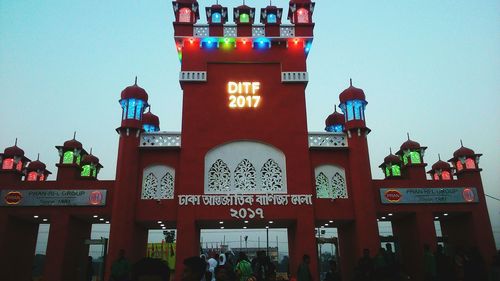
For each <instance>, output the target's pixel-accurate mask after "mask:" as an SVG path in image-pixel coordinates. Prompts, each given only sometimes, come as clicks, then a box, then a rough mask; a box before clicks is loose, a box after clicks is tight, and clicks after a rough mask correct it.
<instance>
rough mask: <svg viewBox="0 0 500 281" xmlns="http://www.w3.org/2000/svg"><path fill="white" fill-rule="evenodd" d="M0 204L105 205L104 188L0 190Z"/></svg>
mask: <svg viewBox="0 0 500 281" xmlns="http://www.w3.org/2000/svg"><path fill="white" fill-rule="evenodd" d="M0 194H1V198H3V200H1V201H0V206H19V207H28V206H105V205H106V190H104V189H98V190H97V189H90V190H89V189H71V190H62V189H24V190H2V191H1V193H0Z"/></svg>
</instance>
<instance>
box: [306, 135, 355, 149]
mask: <svg viewBox="0 0 500 281" xmlns="http://www.w3.org/2000/svg"><path fill="white" fill-rule="evenodd" d="M338 147H347V136H346V134H344V133H322V132H315V133H309V148H338Z"/></svg>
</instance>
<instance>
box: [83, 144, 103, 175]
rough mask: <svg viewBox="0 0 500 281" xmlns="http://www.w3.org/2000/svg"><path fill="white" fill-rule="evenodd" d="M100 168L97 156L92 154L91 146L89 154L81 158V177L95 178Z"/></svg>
mask: <svg viewBox="0 0 500 281" xmlns="http://www.w3.org/2000/svg"><path fill="white" fill-rule="evenodd" d="M101 168H102V165H101V164H99V158H97V157H95V156H94V155H92V148H91V149H90V154H87V155H85V156H83V159H82V172H81V176H82V178H88V179H97V174H98V173H99V170H100V169H101Z"/></svg>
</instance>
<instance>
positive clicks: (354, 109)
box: [340, 100, 366, 121]
mask: <svg viewBox="0 0 500 281" xmlns="http://www.w3.org/2000/svg"><path fill="white" fill-rule="evenodd" d="M365 108H366V101H362V100H348V101H346V102H345V103H341V104H340V109H342V112H343V113H344V114H345V117H346V120H347V121H350V120H365Z"/></svg>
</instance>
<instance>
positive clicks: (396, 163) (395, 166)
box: [378, 149, 401, 179]
mask: <svg viewBox="0 0 500 281" xmlns="http://www.w3.org/2000/svg"><path fill="white" fill-rule="evenodd" d="M378 167H379V168H381V169H382V172H384V175H385V178H386V179H391V178H392V179H395V178H401V159H400V158H399V157H398V156H396V155H394V154H392V149H389V155H387V156H386V157H385V158H384V163H382V164H380V166H378Z"/></svg>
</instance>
